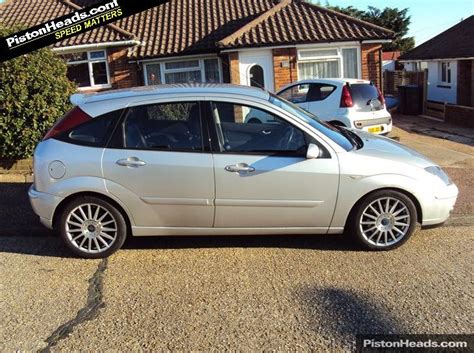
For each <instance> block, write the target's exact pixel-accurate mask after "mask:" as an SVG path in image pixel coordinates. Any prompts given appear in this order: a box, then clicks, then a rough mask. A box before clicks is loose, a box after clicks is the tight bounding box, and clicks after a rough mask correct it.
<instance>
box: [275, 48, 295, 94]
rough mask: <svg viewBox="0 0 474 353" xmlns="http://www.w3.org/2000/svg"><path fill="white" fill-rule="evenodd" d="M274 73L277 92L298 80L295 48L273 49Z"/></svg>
mask: <svg viewBox="0 0 474 353" xmlns="http://www.w3.org/2000/svg"><path fill="white" fill-rule="evenodd" d="M273 73H274V77H275V91H278V90H279V89H280V88H282V87H283V86H286V85H287V84H289V83H291V82H293V81H296V80H298V73H297V69H296V49H295V48H284V49H273Z"/></svg>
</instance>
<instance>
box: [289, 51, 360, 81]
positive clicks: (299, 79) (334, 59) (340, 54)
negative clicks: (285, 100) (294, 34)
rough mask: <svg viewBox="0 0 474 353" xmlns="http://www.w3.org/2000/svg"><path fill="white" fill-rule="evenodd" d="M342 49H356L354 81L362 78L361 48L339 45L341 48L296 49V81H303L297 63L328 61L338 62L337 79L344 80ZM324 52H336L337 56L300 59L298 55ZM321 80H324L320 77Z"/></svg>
mask: <svg viewBox="0 0 474 353" xmlns="http://www.w3.org/2000/svg"><path fill="white" fill-rule="evenodd" d="M343 49H356V51H357V77H355V79H361V77H362V61H361V58H362V54H361V47H360V46H357V45H347V46H344V45H341V46H327V47H320V46H318V47H305V48H302V49H298V52H297V63H296V64H297V65H296V68H297V72H298V81H301V80H303V79H302V78H301V73H300V69H299V65H298V64H299V63H311V62H328V61H336V60H337V61H338V65H339V77H338V78H345V73H344V58H343V55H342V50H343ZM325 50H336V51H337V54H336V55H322V56H314V57H310V58H301V55H300V53H301V52H307V51H325ZM320 78H321V79H324V78H322V77H320Z"/></svg>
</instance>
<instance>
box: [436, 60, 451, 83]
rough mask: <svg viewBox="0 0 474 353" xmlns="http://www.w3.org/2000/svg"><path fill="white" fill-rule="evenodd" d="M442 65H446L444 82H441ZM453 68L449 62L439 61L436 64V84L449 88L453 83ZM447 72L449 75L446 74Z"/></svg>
mask: <svg viewBox="0 0 474 353" xmlns="http://www.w3.org/2000/svg"><path fill="white" fill-rule="evenodd" d="M443 64H446V81H443ZM452 69H453V67H452V65H451V61H440V62H439V63H438V83H439V84H440V85H442V86H451V85H452V81H453V77H452V75H453V70H452ZM448 72H449V74H448Z"/></svg>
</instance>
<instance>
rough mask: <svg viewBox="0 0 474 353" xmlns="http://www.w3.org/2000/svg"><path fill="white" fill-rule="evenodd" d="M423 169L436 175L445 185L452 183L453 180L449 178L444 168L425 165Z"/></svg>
mask: <svg viewBox="0 0 474 353" xmlns="http://www.w3.org/2000/svg"><path fill="white" fill-rule="evenodd" d="M425 170H426V171H427V172H428V173H430V174H433V175H436V176H437V177H438V178H440V179H441V180H442V181H443V182H444V183H445V184H446V185H451V184H452V183H453V181H452V180H451V179H450V178H449V176H448V174H446V173H445V172H444V170H443V169H441V168H440V167H438V166H432V167H427V168H425Z"/></svg>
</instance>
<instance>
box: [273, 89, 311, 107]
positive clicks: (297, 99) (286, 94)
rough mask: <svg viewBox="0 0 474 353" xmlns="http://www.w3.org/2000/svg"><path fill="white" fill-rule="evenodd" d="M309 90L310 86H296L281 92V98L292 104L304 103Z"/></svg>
mask: <svg viewBox="0 0 474 353" xmlns="http://www.w3.org/2000/svg"><path fill="white" fill-rule="evenodd" d="M308 90H309V84H302V85H295V86H292V87H290V88H287V89H286V90H284V91H283V92H281V93H280V94H279V96H280V97H282V98H284V99H286V100H287V101H290V102H292V103H304V102H306V95H307V94H308Z"/></svg>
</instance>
